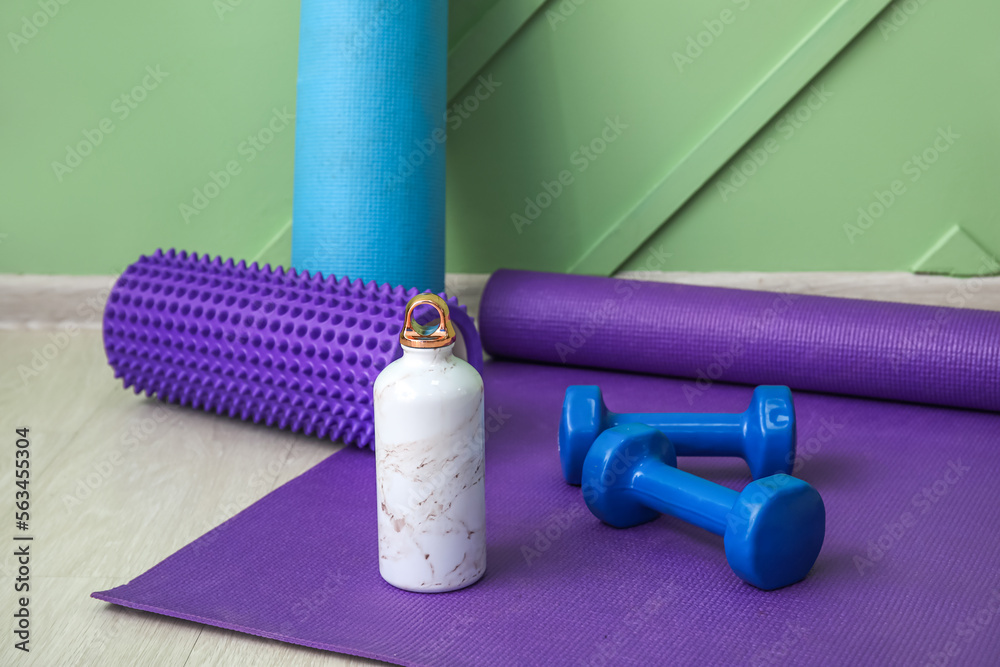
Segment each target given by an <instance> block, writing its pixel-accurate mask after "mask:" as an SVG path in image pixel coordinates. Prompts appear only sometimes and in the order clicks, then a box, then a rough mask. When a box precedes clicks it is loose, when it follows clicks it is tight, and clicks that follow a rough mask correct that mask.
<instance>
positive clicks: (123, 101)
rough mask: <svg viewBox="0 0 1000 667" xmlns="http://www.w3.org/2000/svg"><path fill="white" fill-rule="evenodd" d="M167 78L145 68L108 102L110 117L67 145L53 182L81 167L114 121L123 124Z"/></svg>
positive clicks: (56, 164) (55, 162)
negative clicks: (136, 80)
mask: <svg viewBox="0 0 1000 667" xmlns="http://www.w3.org/2000/svg"><path fill="white" fill-rule="evenodd" d="M168 76H170V72H164V71H163V70H162V69H160V66H159V65H156V66H155V67H154V66H153V65H147V66H146V70H145V74H144V76H143V77H142V80H141V81H139V83H138V84H136V85H135V86H133V87H132V89H131V90H128V91H126V92H124V93H122V94H121V95H119V96H118V97H116V98H115V99H114V100H112V102H111V114H112V116H113V117H112V116H105V117H104V118H102V119H101V120H99V121H98V122H97V125H96V127H93V128H90V127H88V128H84V129H83V132H82V134H83V138H82V139H81V140H80V141H77V142H76V143H75V144H72V145H70V144H67V145H66V155H65V157H64V158H63V161H62V162H59V161H58V160H53V162H52V171H53V173H54V174H55V175H56V180H57V181H59V182H60V183H62V180H63V179H64V178H65V177H66V175H67V174H71V173H73V170H74V169H76V168H77V167H79V166H80V165H81V164H83V161H84V159H86V157H87V156H88V155H90V154H91V153H93V152H94V149H95V148H97V147H98V146H100V145H101V144H102V143H104V139H105V138H106V137H107V136H108V135H109V134H111V133H112V132H114V131H115V128H116V125H115V119H117V120H118V122H124V121H125V120H126V119H127V118H128V117H129V116H131V115H132V112H133V111H135V110H136V109H138V108H139V105H140V104H142V103H143V102H144V101H145V100H146V98H147V97H148V96H149V94H150V93H151V92H152V91H154V90H156V89H157V88H159V87H160V84H161V83H163V80H164V79H166V78H167V77H168Z"/></svg>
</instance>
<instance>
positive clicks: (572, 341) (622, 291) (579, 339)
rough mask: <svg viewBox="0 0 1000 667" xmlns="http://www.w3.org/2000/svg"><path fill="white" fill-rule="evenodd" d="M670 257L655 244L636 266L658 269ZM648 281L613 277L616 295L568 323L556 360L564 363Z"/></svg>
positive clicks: (556, 349)
mask: <svg viewBox="0 0 1000 667" xmlns="http://www.w3.org/2000/svg"><path fill="white" fill-rule="evenodd" d="M671 257H673V253H669V252H664V250H663V246H662V245H658V246H655V247H653V248H650V249H649V251H648V253H647V256H646V259H645V261H644V262H643V263H642V264H641V265H640V268H639V269H637V270H639V271H659V270H661V269H662V268H664V267H665V266H666V264H667V260H668V259H670V258H671ZM648 284H649V283H648V282H646V281H643V280H629V279H625V278H616V279H615V283H614V292H615V294H616V295H617V296H616V297H615V298H611V297H608V298H606V299H604V301H603V302H601V304H600V305H599V306H597V307H595V308H593V309H590V310H588V311H587V313H586V315H585V318H586V319H584V320H583V321H582V322H579V323H575V324H571V325H570V327H569V335H568V336H567V337H566V340H565V341H559V342H557V343H556V345H555V351H556V354H558V355H559V361H560V363H563V364H565V363H566V362H567V360H568V359H569V357H570V356H571V355H574V354H576V353H577V351H579V350H580V349H581V348H582V347H583V346H584V345H586V344H587V341H588V340H590V339H591V338H592V337H593V336H594V335H595V334H596V333H597V332H598V331H600V329H601V327H602V326H604V325H605V324H606V323H607V322H609V321H612V320H614V319H615V318H616V317H618V316H619V315H620V314H621V311H622V308H623V306H624V305H625V304H626V303H628V301H629V300H630V299H631V298H632V297H633V296H635V294H636V293H637V292H638V291H639V290H641V289H642V288H643V287H645V286H646V285H648Z"/></svg>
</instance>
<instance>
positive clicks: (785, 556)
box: [583, 424, 826, 590]
mask: <svg viewBox="0 0 1000 667" xmlns="http://www.w3.org/2000/svg"><path fill="white" fill-rule="evenodd" d="M676 464H677V456H676V454H675V453H674V448H673V446H672V445H671V444H670V440H669V439H668V438H667V436H666V435H664V434H663V433H662V432H661V431H659V430H657V429H654V428H651V427H649V426H646V425H644V424H625V425H623V426H617V427H615V428H612V429H610V430H608V431H605V432H604V433H602V434H601V435H600V436H599V437H598V438H597V440H596V442H594V445H593V447H591V449H590V452H589V453H588V454H587V457H586V459H585V460H584V463H583V497H584V500H585V501H586V503H587V507H588V508H590V511H591V512H592V513H593V514H594V515H595V516H596V517H597V518H598V519H600V520H601V521H603V522H604V523H607V524H610V525H612V526H615V527H616V528H628V527H630V526H637V525H639V524H641V523H646V522H647V521H652V520H653V519H655V518H657V517H658V516H659V515H660V514H669V515H670V516H674V517H677V518H678V519H682V520H684V521H687V522H688V523H693V524H694V525H696V526H701V527H702V528H705V529H706V530H710V531H712V532H713V533H716V534H717V535H722V536H723V537H724V543H725V549H726V559H727V560H728V561H729V566H730V567H731V568H732V569H733V572H735V573H736V575H737V576H738V577H740V579H743V580H744V581H746V582H747V583H750V584H753V585H754V586H756V587H757V588H761V589H763V590H772V589H775V588H781V587H783V586H788V585H789V584H794V583H795V582H797V581H800V580H802V579H803V578H805V576H806V575H807V574H808V573H809V570H810V569H812V566H813V564H814V563H815V562H816V558H817V556H819V551H820V548H821V547H822V546H823V537H824V535H825V533H826V509H825V508H824V506H823V499H822V498H820V495H819V493H817V492H816V489H814V488H813V487H812V486H810V485H809V484H807V483H806V482H803V481H802V480H800V479H796V478H795V477H791V476H789V475H785V474H778V475H773V476H771V477H765V478H763V479H759V480H756V481H753V482H750V483H749V484H748V485H747V486H746V488H744V489H743V491H742V492H739V493H737V492H736V491H733V490H732V489H728V488H726V487H724V486H720V485H718V484H715V483H713V482H709V481H707V480H705V479H702V478H701V477H698V476H696V475H692V474H691V473H688V472H684V471H683V470H678V469H677V468H676V467H675V466H676Z"/></svg>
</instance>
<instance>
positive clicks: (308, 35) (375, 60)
mask: <svg viewBox="0 0 1000 667" xmlns="http://www.w3.org/2000/svg"><path fill="white" fill-rule="evenodd" d="M447 23H448V4H447V1H446V0H420V1H404V0H382V1H378V0H302V10H301V28H300V35H299V80H298V103H297V111H296V129H295V200H294V211H293V217H292V266H294V267H295V268H296V269H298V270H300V271H303V270H304V271H311V272H316V271H319V272H322V273H323V274H324V275H349V276H352V277H355V278H360V279H361V280H362V281H364V282H368V281H372V280H374V281H376V282H377V283H379V284H382V283H389V284H391V285H406V286H409V287H417V288H420V289H430V290H434V291H440V290H442V289H444V194H445V180H444V178H445V173H444V168H445V155H444V151H445V146H444V138H445V135H444V131H445V123H444V119H445V104H446V91H445V72H446V56H447V28H448V25H447Z"/></svg>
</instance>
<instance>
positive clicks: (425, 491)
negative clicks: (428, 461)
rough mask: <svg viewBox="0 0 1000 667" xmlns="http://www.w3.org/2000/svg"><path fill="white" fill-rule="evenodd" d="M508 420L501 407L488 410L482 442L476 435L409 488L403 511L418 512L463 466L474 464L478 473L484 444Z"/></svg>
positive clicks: (507, 414)
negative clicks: (428, 474)
mask: <svg viewBox="0 0 1000 667" xmlns="http://www.w3.org/2000/svg"><path fill="white" fill-rule="evenodd" d="M510 418H511V415H510V414H509V413H506V412H504V411H503V406H502V405H501V406H498V407H497V408H488V409H487V410H486V412H485V413H484V415H483V438H482V440H480V439H479V437H478V433H477V435H476V437H475V438H473V439H472V440H471V441H469V443H468V444H467V445H465V446H464V447H463V448H462V450H461V451H460V452H459V453H457V454H455V456H453V457H451V458H449V459H448V461H446V462H445V464H444V465H443V466H441V469H440V470H439V471H438V472H437V473H436V474H435V475H434V476H433V477H430V478H428V479H425V480H424V481H422V482H421V483H420V484H419V485H415V486H413V487H412V488H410V491H409V493H408V495H407V499H406V505H405V510H406V511H408V512H416V511H417V510H419V509H420V506H421V505H422V504H423V503H424V502H426V500H427V499H428V498H430V497H431V496H432V495H433V494H434V493H436V492H437V491H438V490H439V489H443V488H447V487H448V486H449V485H450V484H451V483H452V480H453V478H454V477H456V476H457V475H458V472H459V471H460V470H461V469H462V468H463V466H466V465H467V464H469V465H470V467H471V464H473V463H475V464H476V467H475V471H476V472H477V473H478V472H479V470H481V469H482V465H483V457H484V453H483V452H484V447H485V444H486V442H487V441H488V440H489V438H490V436H491V435H493V434H494V433H496V432H497V431H499V430H500V429H502V428H503V426H504V424H506V423H507V421H508V420H509V419H510Z"/></svg>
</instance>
